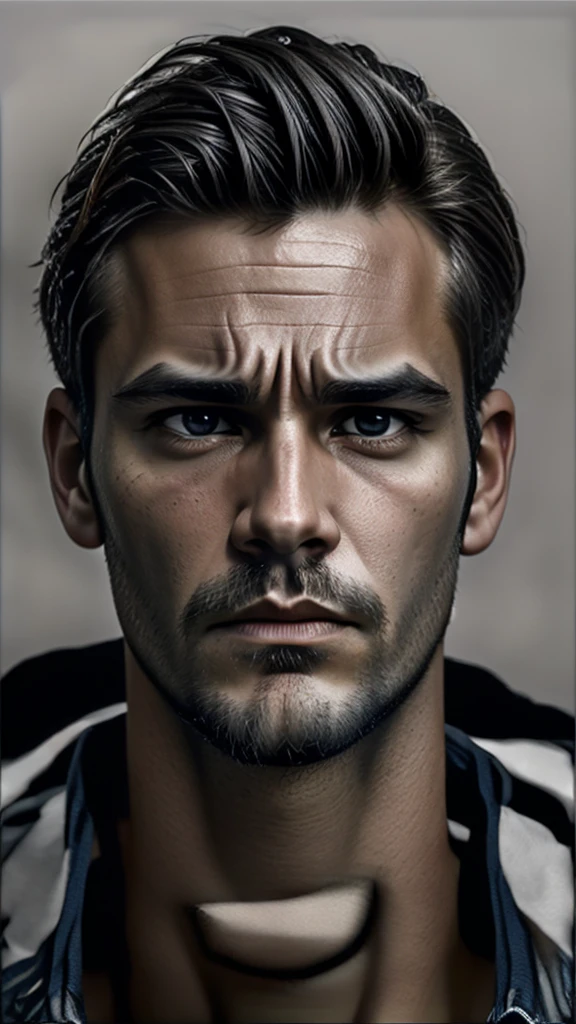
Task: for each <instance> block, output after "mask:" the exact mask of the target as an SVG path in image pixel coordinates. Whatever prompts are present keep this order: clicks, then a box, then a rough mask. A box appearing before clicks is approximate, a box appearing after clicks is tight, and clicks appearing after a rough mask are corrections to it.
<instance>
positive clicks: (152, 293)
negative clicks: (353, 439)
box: [98, 205, 459, 389]
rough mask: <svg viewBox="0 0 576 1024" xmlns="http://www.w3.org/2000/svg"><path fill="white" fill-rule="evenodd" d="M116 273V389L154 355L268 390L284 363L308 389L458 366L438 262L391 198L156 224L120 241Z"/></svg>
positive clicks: (112, 377)
mask: <svg viewBox="0 0 576 1024" xmlns="http://www.w3.org/2000/svg"><path fill="white" fill-rule="evenodd" d="M116 269H117V271H118V274H119V295H120V296H121V301H120V303H119V304H118V311H117V315H116V318H115V325H114V327H113V328H112V330H111V331H110V333H109V335H108V337H107V338H106V339H105V341H104V343H103V345H102V347H101V350H100V353H99V356H98V362H99V364H100V369H101V370H102V372H104V374H105V376H106V378H107V383H108V385H109V387H111V388H114V387H117V386H122V385H123V384H125V383H126V381H127V380H128V379H129V378H132V377H134V376H136V375H137V374H140V373H142V372H144V371H145V370H146V369H148V368H149V367H151V366H152V365H154V364H156V363H158V362H168V363H171V364H173V365H174V366H175V367H178V368H180V369H187V370H190V371H196V370H197V371H198V372H202V373H203V374H204V375H206V373H212V374H214V375H219V376H220V375H222V376H226V375H227V374H228V373H230V374H232V373H233V374H234V375H236V376H238V375H241V376H246V377H250V378H252V379H253V378H255V377H259V378H262V380H261V383H263V384H264V386H266V378H267V377H270V376H271V375H273V376H274V377H276V371H277V368H278V366H279V365H280V364H282V365H283V366H285V368H286V372H287V373H288V374H289V375H291V376H296V377H298V379H299V381H300V383H301V386H302V387H304V388H305V389H306V388H307V387H308V386H310V387H312V386H316V385H319V386H320V385H321V384H322V383H324V382H325V381H326V380H328V379H329V378H330V376H331V375H332V374H334V375H338V376H341V375H342V374H350V375H354V374H359V373H362V372H364V371H366V370H368V369H370V370H374V369H376V368H378V366H379V365H380V364H382V366H384V365H386V367H387V368H393V367H394V366H395V365H399V364H401V363H405V362H407V361H408V362H411V363H412V364H414V365H416V367H417V368H418V369H421V370H422V371H424V372H428V373H429V372H430V371H431V370H435V371H436V372H435V375H436V377H437V378H439V379H441V380H442V378H443V377H444V378H446V377H453V375H454V371H455V369H457V368H458V367H459V360H458V354H457V349H456V345H455V341H454V338H453V336H452V334H451V331H450V329H449V327H448V324H447V321H446V316H445V313H444V309H443V297H444V294H445V288H446V280H447V274H448V268H447V261H446V259H445V257H444V256H443V254H442V252H441V250H440V248H439V246H438V244H437V242H436V241H435V239H434V238H433V236H432V234H431V232H430V231H429V230H428V229H427V227H426V226H425V225H424V224H423V223H422V222H421V221H419V220H418V219H417V218H416V217H414V216H412V215H410V214H409V213H407V212H406V211H404V210H402V209H400V208H399V207H397V206H394V205H389V206H388V207H387V208H385V209H384V210H382V211H380V212H379V213H378V214H377V215H367V214H364V213H362V212H360V211H357V210H354V211H353V210H351V211H347V212H345V213H321V212H317V213H313V214H312V213H311V214H306V215H302V216H300V217H298V218H297V219H296V220H294V221H292V222H291V223H290V224H287V225H285V226H283V227H281V228H276V229H274V230H267V231H264V232H262V231H260V232H259V233H256V232H255V231H254V230H252V229H251V228H250V226H249V225H248V223H247V222H246V221H243V220H240V219H234V220H233V219H227V220H210V221H208V220H206V221H203V222H192V223H190V222H186V223H181V224H178V225H175V224H172V225H163V226H155V227H152V228H147V229H146V230H144V231H140V232H139V233H137V234H136V235H135V236H134V237H133V238H132V239H131V240H130V241H129V242H128V243H127V244H126V245H125V246H124V247H123V248H122V250H121V252H120V253H118V256H117V260H116ZM290 368H292V370H294V374H291V373H290Z"/></svg>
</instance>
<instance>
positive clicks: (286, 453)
mask: <svg viewBox="0 0 576 1024" xmlns="http://www.w3.org/2000/svg"><path fill="white" fill-rule="evenodd" d="M319 470H320V466H319V451H318V446H317V445H315V444H314V440H313V438H312V436H311V432H310V427H309V424H308V422H307V418H306V417H305V416H303V415H301V414H300V415H299V414H298V413H297V412H295V411H291V412H283V413H280V414H279V415H278V416H277V417H275V419H274V422H273V424H272V426H271V429H270V431H269V433H268V437H267V438H266V440H265V441H264V444H263V446H262V452H261V464H260V466H259V469H258V482H257V493H258V496H259V498H260V500H264V501H265V502H267V503H272V504H273V505H274V506H277V508H278V509H279V510H281V511H282V513H283V514H284V515H285V516H290V515H294V516H295V517H298V516H300V515H302V513H303V511H304V510H305V509H307V510H309V511H310V510H311V509H312V507H313V506H316V504H317V500H318V498H319V493H318V492H319V487H318V483H319Z"/></svg>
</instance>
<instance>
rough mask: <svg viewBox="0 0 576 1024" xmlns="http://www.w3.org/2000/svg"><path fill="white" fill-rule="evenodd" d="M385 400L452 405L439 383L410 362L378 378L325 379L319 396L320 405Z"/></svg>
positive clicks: (450, 398)
mask: <svg viewBox="0 0 576 1024" xmlns="http://www.w3.org/2000/svg"><path fill="white" fill-rule="evenodd" d="M389 399H394V400H397V401H410V402H415V403H417V404H418V405H427V406H431V407H434V408H445V409H447V408H449V407H450V406H451V404H452V395H451V394H450V392H449V391H448V389H447V388H445V387H444V385H443V384H440V383H439V381H437V380H433V378H432V377H427V376H426V374H424V373H421V372H420V370H417V369H416V367H415V366H411V365H410V363H404V365H403V366H401V367H399V368H398V369H397V370H393V371H392V372H391V373H387V374H384V375H382V376H380V377H366V378H362V379H359V378H353V379H350V380H332V381H329V383H328V384H325V385H324V387H323V388H322V390H321V392H320V396H319V401H320V404H321V405H336V404H339V403H344V402H350V403H351V404H356V403H357V402H383V401H387V400H389Z"/></svg>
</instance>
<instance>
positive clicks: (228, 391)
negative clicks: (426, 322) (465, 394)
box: [112, 363, 452, 408]
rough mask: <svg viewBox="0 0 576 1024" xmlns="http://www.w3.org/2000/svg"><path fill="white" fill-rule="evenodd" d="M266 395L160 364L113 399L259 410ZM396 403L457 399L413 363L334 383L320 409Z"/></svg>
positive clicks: (443, 403) (442, 404) (437, 404)
mask: <svg viewBox="0 0 576 1024" xmlns="http://www.w3.org/2000/svg"><path fill="white" fill-rule="evenodd" d="M260 393H261V388H260V385H259V384H247V383H246V382H245V381H243V380H238V379H232V380H217V379H215V378H206V379H204V378H198V377H190V376H188V375H187V374H185V373H180V372H175V371H174V370H172V369H171V368H170V366H169V365H168V364H167V363H157V364H156V365H155V366H152V367H151V368H150V369H149V370H145V371H144V373H141V374H140V375H139V376H138V377H135V378H134V380H132V381H129V383H128V384H125V385H124V386H123V387H121V388H120V390H119V391H116V392H115V394H114V395H113V396H112V397H113V398H114V399H116V400H117V401H120V402H126V403H130V404H132V403H134V404H141V403H145V402H150V401H155V400H158V399H162V398H182V399H187V400H190V401H199V402H217V403H219V404H221V405H253V404H255V403H256V402H257V401H258V398H259V396H260ZM390 399H395V400H399V401H410V402H415V403H417V404H418V405H426V406H429V407H433V408H448V407H450V405H451V404H452V396H451V394H450V392H449V391H448V390H447V389H446V388H445V387H444V385H443V384H440V383H439V382H438V381H436V380H433V378H432V377H427V376H426V375H425V374H423V373H421V372H420V370H417V369H416V367H414V366H411V365H410V364H409V363H405V364H404V366H402V367H400V368H399V369H397V370H395V371H393V372H392V373H389V374H385V375H383V376H379V377H365V378H358V377H356V378H349V379H344V380H332V381H329V382H328V383H327V384H325V385H324V387H323V388H322V389H321V391H320V394H319V396H318V401H319V404H320V405H343V404H346V403H350V404H353V405H355V404H360V403H364V402H381V401H387V400H390Z"/></svg>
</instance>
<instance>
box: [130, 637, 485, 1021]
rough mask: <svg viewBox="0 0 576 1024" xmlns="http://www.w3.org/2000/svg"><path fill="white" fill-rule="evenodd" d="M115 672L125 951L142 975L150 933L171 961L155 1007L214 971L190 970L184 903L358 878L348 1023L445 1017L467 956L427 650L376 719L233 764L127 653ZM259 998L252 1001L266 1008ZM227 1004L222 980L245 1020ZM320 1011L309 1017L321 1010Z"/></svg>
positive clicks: (440, 713) (146, 1004)
mask: <svg viewBox="0 0 576 1024" xmlns="http://www.w3.org/2000/svg"><path fill="white" fill-rule="evenodd" d="M126 682H127V699H128V708H129V710H128V718H127V755H128V774H129V789H130V823H129V833H128V834H129V843H128V846H127V848H126V849H127V850H128V852H127V854H126V865H127V879H128V887H127V892H128V904H129V906H131V907H132V910H131V911H129V919H131V920H132V925H131V928H132V937H133V941H132V944H131V949H132V950H133V947H134V946H135V947H137V950H136V957H135V959H136V961H139V962H140V963H141V964H142V973H143V976H144V975H145V976H146V977H149V976H150V974H149V971H148V970H147V968H145V965H146V964H149V965H150V969H151V965H152V963H153V962H156V960H157V952H158V949H159V948H160V947H161V946H162V937H164V949H165V950H167V951H168V950H170V955H169V956H168V957H167V961H168V960H169V963H170V968H169V969H170V971H172V972H178V984H176V982H175V985H174V987H173V989H172V995H173V996H174V999H175V1002H174V1006H173V1008H172V1010H173V1012H172V1014H171V1019H174V1020H175V1021H176V1020H178V1021H180V1020H182V1022H184V1021H187V1022H188V1021H189V1020H190V1005H191V1002H190V1001H191V1000H193V1001H194V1002H195V1004H196V1005H198V1013H197V1017H195V1018H194V1019H195V1020H200V1019H201V1018H202V1014H203V1013H204V1014H206V1017H205V1019H209V1010H207V1004H206V996H205V987H206V983H204V984H202V983H200V982H199V977H200V976H201V975H202V976H203V977H204V978H210V977H211V978H212V981H213V982H214V976H215V975H216V982H215V984H217V983H218V971H219V970H220V971H222V970H223V969H222V968H219V969H216V970H215V969H214V968H213V967H212V968H210V969H209V970H208V973H207V974H206V973H205V972H204V974H203V970H202V966H201V961H202V956H201V954H200V952H199V951H198V949H197V948H196V947H195V943H194V938H193V934H192V929H191V927H190V917H189V915H188V911H187V909H186V908H191V907H195V906H198V905H203V904H210V903H238V902H244V901H245V902H247V903H248V902H250V903H258V902H264V901H281V900H286V901H290V900H293V899H294V898H295V897H301V896H304V895H305V894H310V893H314V892H317V891H318V890H321V889H325V888H326V887H329V886H335V885H336V886H338V885H343V884H347V883H349V884H353V883H354V882H356V881H357V880H358V879H359V878H362V879H367V880H369V881H370V882H374V883H375V885H376V891H377V893H378V911H377V915H376V921H375V925H374V928H373V932H372V935H371V939H370V945H369V949H366V950H364V951H363V952H362V954H361V955H360V956H357V957H355V958H353V960H352V961H349V962H348V964H347V965H344V966H343V967H341V968H340V972H341V975H342V978H347V979H348V980H347V981H345V988H346V991H348V993H350V994H351V1001H350V1005H351V1009H350V1010H349V1011H346V1012H349V1013H350V1014H352V1013H353V1012H354V1009H353V1007H354V1006H356V1007H358V1005H359V1003H360V1002H362V1005H363V1011H362V1012H363V1016H362V1020H364V1021H366V1020H370V1019H372V1020H379V1021H380V1020H389V1021H394V1020H396V1021H398V1020H404V1021H409V1020H414V1021H416V1020H419V1021H432V1020H438V1021H444V1022H445V1021H449V1020H453V1019H457V1018H456V1017H454V1016H453V1013H454V1000H455V999H456V1001H457V1002H458V999H459V998H460V997H459V996H457V995H455V986H454V972H455V971H457V972H458V973H459V975H460V976H462V973H463V972H464V973H465V972H466V970H467V969H468V966H469V963H468V961H469V955H468V954H467V951H466V950H465V949H464V948H463V947H462V943H461V941H460V939H459V936H458V929H457V890H458V872H459V862H458V860H457V858H456V857H455V856H454V855H453V853H452V851H451V849H450V846H449V843H448V833H447V825H446V802H445V741H444V708H443V682H444V681H443V651H442V649H441V648H439V649H438V651H437V652H436V655H435V657H434V659H433V661H432V663H431V665H430V668H429V670H428V672H427V675H426V677H425V678H424V679H423V680H422V681H421V683H420V685H419V686H418V687H417V688H416V689H415V690H414V691H413V693H412V694H411V696H410V697H409V699H408V700H407V701H406V703H405V704H404V705H403V706H402V707H401V708H399V709H397V711H396V712H395V713H394V715H393V716H392V718H391V720H390V721H389V722H387V723H385V724H384V725H382V726H380V727H378V728H377V729H376V730H374V732H373V733H372V734H370V735H369V736H367V737H365V738H364V739H363V740H362V741H360V742H359V743H358V744H356V745H355V746H354V747H352V748H350V749H349V750H348V751H346V752H345V753H344V754H342V755H340V756H338V757H335V758H332V759H330V760H328V761H326V762H323V763H319V764H317V765H314V766H312V767H309V768H289V769H285V768H270V767H256V766H245V765H240V764H237V763H236V762H235V761H233V760H232V759H231V758H229V757H227V756H226V755H224V754H222V753H220V752H219V751H218V750H216V749H215V748H214V747H212V746H211V745H209V744H208V743H206V742H205V741H203V740H202V739H201V738H199V737H198V736H196V735H191V734H190V733H189V732H188V731H186V727H184V726H183V725H181V723H180V722H179V721H178V720H177V719H176V718H175V717H174V715H173V713H172V712H171V710H170V709H169V708H167V707H166V705H165V703H164V702H163V700H162V698H161V697H160V696H159V695H158V693H157V692H156V690H155V689H154V687H153V686H152V685H151V684H150V682H149V681H148V680H147V679H146V677H144V676H143V674H142V672H141V670H140V669H139V667H138V666H137V665H136V663H135V662H134V660H133V659H132V657H131V655H130V652H129V651H127V655H126ZM287 905H288V904H287ZM129 945H130V938H129ZM176 965H179V966H176ZM354 965H355V966H354ZM187 974H188V975H189V978H188V982H187V981H186V975H187ZM174 977H176V974H174ZM220 981H221V979H220ZM318 983H319V982H318V981H317V982H316V984H317V985H318ZM243 985H244V988H246V984H245V982H243ZM253 987H254V985H253V984H252V988H253ZM273 987H274V986H272V988H273ZM340 987H342V986H340ZM248 988H250V985H248ZM176 989H178V992H182V1014H183V1015H182V1017H179V1016H178V1013H179V1012H180V1011H179V1010H178V1007H179V1006H180V1003H179V1001H178V1000H179V998H180V996H179V995H177V994H176ZM140 991H142V986H141V985H140ZM193 992H194V994H193ZM202 992H204V994H201V993H202ZM273 995H274V993H272V996H270V998H271V999H272V1003H273ZM262 998H264V997H262ZM270 998H268V1002H266V998H264V1004H265V1006H266V1009H265V1010H263V1011H262V1012H263V1013H268V1014H270V1013H271V1012H272V1010H271V1007H272V1003H271V1002H270ZM327 999H328V1001H329V997H328V996H327V995H326V994H325V995H324V997H323V1006H324V1009H325V1010H326V1000H327ZM341 999H342V994H341V993H340V995H339V996H338V1002H339V1007H340V1012H342V1002H341ZM201 1005H202V1007H203V1009H202V1010H201V1009H200V1007H201ZM242 1005H243V1003H242V999H241V997H240V994H238V997H237V998H236V1000H235V1006H236V1007H237V1010H236V1014H235V1016H234V1019H235V1020H242V1019H246V1020H248V1019H252V1020H255V1019H256V1018H255V1017H251V1018H250V1017H247V1016H246V1017H243V1016H242V1009H241V1007H242ZM309 1005H311V1004H310V1003H309ZM139 1006H141V1007H142V1010H141V1012H142V1020H143V1021H144V1020H146V1021H148V1020H150V1021H152V1020H156V1017H154V1012H153V1011H152V1010H151V1009H150V1006H151V998H150V997H148V998H147V999H146V1000H142V1002H141V1003H139ZM489 1008H490V1007H488V1009H489ZM137 1012H139V1011H137ZM159 1012H160V1011H159ZM166 1012H167V1008H166V1005H165V1003H164V1007H163V1015H164V1019H165V1018H166ZM250 1012H251V1013H253V1012H254V1010H253V1008H252V1009H251V1011H250ZM327 1012H328V1016H318V1017H316V1018H315V1019H317V1020H332V1021H334V1020H335V1019H336V1018H335V1017H334V1016H330V1011H329V1010H328V1011H327ZM331 1012H332V1013H334V1008H332V1011H331ZM458 1012H459V1013H460V1014H461V1013H462V1007H461V1006H459V1010H458ZM186 1013H187V1014H188V1016H185V1014H186ZM146 1014H148V1016H147V1015H146ZM374 1014H376V1016H374ZM139 1019H140V1018H138V1020H139ZM160 1019H162V1017H158V1020H160ZM229 1019H232V1018H231V1017H229ZM259 1019H261V1020H272V1019H278V1020H280V1019H287V1018H286V1017H282V1016H278V1017H277V1018H272V1017H271V1016H268V1017H266V1016H262V1017H261V1018H259ZM290 1019H291V1020H295V1019H297V1018H296V1017H290ZM301 1019H308V1020H311V1019H312V1018H311V1017H308V1018H306V1017H302V1018H301ZM338 1019H340V1017H338ZM342 1019H343V1020H351V1019H352V1016H347V1017H346V1016H345V1017H343V1018H342ZM458 1019H460V1020H462V1019H463V1017H462V1016H460V1017H459V1018H458ZM470 1019H473V1018H470Z"/></svg>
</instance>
